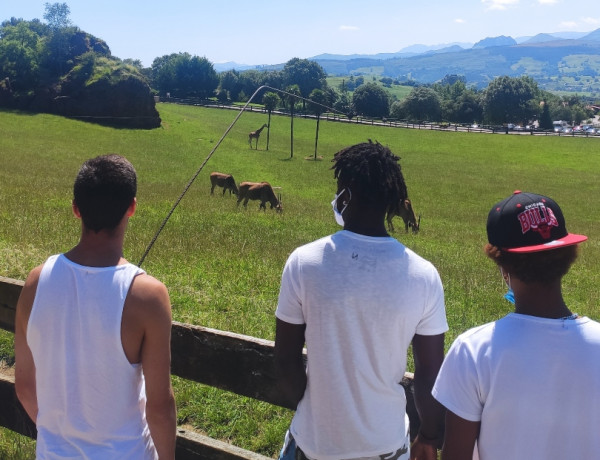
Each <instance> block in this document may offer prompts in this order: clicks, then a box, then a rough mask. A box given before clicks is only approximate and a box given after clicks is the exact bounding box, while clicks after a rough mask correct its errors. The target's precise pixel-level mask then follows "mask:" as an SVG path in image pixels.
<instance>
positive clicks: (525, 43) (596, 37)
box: [214, 29, 600, 93]
mask: <svg viewBox="0 0 600 460" xmlns="http://www.w3.org/2000/svg"><path fill="white" fill-rule="evenodd" d="M308 59H310V60H313V61H316V62H318V63H319V64H320V65H321V66H322V67H323V69H324V70H325V72H327V74H328V75H330V76H345V75H379V76H386V77H391V78H394V79H397V80H399V81H406V80H414V81H417V82H419V83H433V82H436V81H439V80H441V79H442V78H443V77H444V76H445V75H448V74H457V75H463V76H465V78H466V79H467V83H468V84H470V85H474V86H476V87H480V88H481V87H485V86H487V84H488V83H489V82H490V81H491V80H492V79H493V78H495V77H497V76H501V75H508V76H514V77H517V76H521V75H529V76H531V77H533V78H534V79H535V80H536V81H537V82H538V84H539V85H540V86H541V87H542V88H544V89H548V90H561V91H575V92H588V93H596V92H598V93H600V29H597V30H594V31H592V32H587V33H581V32H560V33H540V34H537V35H534V36H528V37H517V38H512V37H508V36H500V37H487V38H484V39H482V40H480V41H479V42H477V43H445V44H439V45H430V46H428V45H421V44H415V45H411V46H408V47H406V48H403V49H401V50H399V51H398V52H395V53H378V54H372V55H363V54H352V55H339V54H320V55H317V56H313V57H310V58H308ZM283 65H284V64H280V65H274V66H248V65H240V64H235V63H224V64H215V65H214V67H215V70H217V71H223V70H230V69H232V68H235V69H236V70H246V69H263V70H264V69H273V70H274V69H280V68H282V67H283Z"/></svg>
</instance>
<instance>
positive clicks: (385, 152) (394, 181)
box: [331, 139, 408, 210]
mask: <svg viewBox="0 0 600 460" xmlns="http://www.w3.org/2000/svg"><path fill="white" fill-rule="evenodd" d="M398 160H400V157H398V156H396V155H394V154H393V153H392V152H391V150H390V149H389V148H387V147H384V146H383V145H381V144H380V143H379V142H375V143H373V142H372V141H371V139H369V142H363V143H361V144H356V145H353V146H350V147H346V148H345V149H342V150H340V151H339V152H337V153H336V154H335V155H334V157H333V160H331V161H333V162H334V163H335V164H334V165H333V166H332V167H331V169H333V170H334V177H335V178H336V179H337V180H338V184H340V185H341V186H344V187H350V188H351V190H352V191H356V192H358V193H357V195H358V197H359V199H360V201H361V202H362V203H363V204H370V205H377V206H385V209H386V210H389V209H392V208H394V207H395V206H397V204H398V203H399V202H400V201H401V200H402V201H404V200H405V199H406V198H407V197H408V191H407V189H406V183H405V182H404V176H403V175H402V169H401V167H400V164H399V163H398Z"/></svg>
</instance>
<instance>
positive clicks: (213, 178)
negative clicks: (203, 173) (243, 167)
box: [210, 172, 238, 195]
mask: <svg viewBox="0 0 600 460" xmlns="http://www.w3.org/2000/svg"><path fill="white" fill-rule="evenodd" d="M210 185H211V187H210V194H211V195H212V194H213V192H214V191H215V187H216V186H217V185H218V186H219V187H223V195H225V192H226V191H227V190H229V194H230V195H231V193H232V192H233V193H234V194H235V195H237V194H238V188H237V185H235V180H234V179H233V176H232V175H231V174H223V173H220V172H212V173H210Z"/></svg>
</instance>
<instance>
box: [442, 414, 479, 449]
mask: <svg viewBox="0 0 600 460" xmlns="http://www.w3.org/2000/svg"><path fill="white" fill-rule="evenodd" d="M480 427H481V422H470V421H468V420H465V419H464V418H462V417H459V416H458V415H456V414H455V413H454V412H452V411H449V410H448V411H446V436H445V440H444V448H443V449H442V460H471V459H472V458H473V450H474V449H475V442H476V441H477V438H478V437H479V428H480Z"/></svg>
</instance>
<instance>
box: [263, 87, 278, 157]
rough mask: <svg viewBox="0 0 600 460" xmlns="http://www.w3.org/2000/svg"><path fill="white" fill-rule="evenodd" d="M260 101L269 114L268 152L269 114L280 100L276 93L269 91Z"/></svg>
mask: <svg viewBox="0 0 600 460" xmlns="http://www.w3.org/2000/svg"><path fill="white" fill-rule="evenodd" d="M262 100H263V104H264V106H265V109H267V112H268V114H269V121H268V122H267V150H269V137H270V134H271V112H272V111H273V110H274V109H275V108H276V107H277V106H278V105H279V103H280V102H281V99H280V98H279V96H278V95H277V93H273V92H272V91H269V92H267V93H265V94H264V96H263V99H262Z"/></svg>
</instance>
